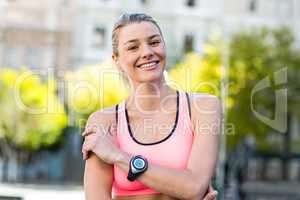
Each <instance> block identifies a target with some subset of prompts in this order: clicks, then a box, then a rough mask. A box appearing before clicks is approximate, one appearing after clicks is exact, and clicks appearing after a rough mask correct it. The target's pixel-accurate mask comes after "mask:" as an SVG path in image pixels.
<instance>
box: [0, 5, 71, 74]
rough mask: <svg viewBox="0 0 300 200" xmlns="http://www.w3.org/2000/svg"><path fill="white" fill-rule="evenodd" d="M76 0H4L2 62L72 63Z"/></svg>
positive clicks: (0, 38) (0, 41)
mask: <svg viewBox="0 0 300 200" xmlns="http://www.w3.org/2000/svg"><path fill="white" fill-rule="evenodd" d="M74 8H75V7H74V1H72V0H52V1H49V0H40V1H34V0H1V1H0V19H1V21H0V66H3V67H12V68H19V67H20V66H23V65H25V66H27V67H29V68H39V69H40V68H46V67H47V68H48V67H51V68H55V69H64V68H67V67H69V64H70V63H69V61H70V48H71V30H72V25H73V21H72V20H73V17H72V15H74Z"/></svg>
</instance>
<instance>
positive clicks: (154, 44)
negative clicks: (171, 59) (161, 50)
mask: <svg viewBox="0 0 300 200" xmlns="http://www.w3.org/2000/svg"><path fill="white" fill-rule="evenodd" d="M159 43H160V41H159V40H154V41H152V42H150V45H152V46H156V45H158V44H159Z"/></svg>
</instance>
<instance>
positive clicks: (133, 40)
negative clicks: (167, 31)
mask: <svg viewBox="0 0 300 200" xmlns="http://www.w3.org/2000/svg"><path fill="white" fill-rule="evenodd" d="M157 36H160V35H159V34H154V35H151V36H150V37H148V39H150V40H151V39H152V38H154V37H157ZM137 41H138V40H137V39H132V40H128V41H126V42H124V45H125V44H127V43H131V42H137Z"/></svg>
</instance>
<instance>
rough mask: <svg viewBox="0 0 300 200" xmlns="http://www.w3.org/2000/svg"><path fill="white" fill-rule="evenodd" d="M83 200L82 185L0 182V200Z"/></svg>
mask: <svg viewBox="0 0 300 200" xmlns="http://www.w3.org/2000/svg"><path fill="white" fill-rule="evenodd" d="M10 199H11V200H12V199H19V200H41V199H42V200H66V199H72V200H84V193H83V188H82V186H65V185H54V186H53V185H22V184H3V183H0V200H10Z"/></svg>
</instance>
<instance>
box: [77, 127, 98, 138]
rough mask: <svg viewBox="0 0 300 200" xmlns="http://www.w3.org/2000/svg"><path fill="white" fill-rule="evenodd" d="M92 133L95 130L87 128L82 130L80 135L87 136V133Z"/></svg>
mask: <svg viewBox="0 0 300 200" xmlns="http://www.w3.org/2000/svg"><path fill="white" fill-rule="evenodd" d="M93 133H96V131H95V130H93V129H87V130H85V131H83V132H82V134H81V136H82V137H85V136H88V135H90V134H93Z"/></svg>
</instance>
